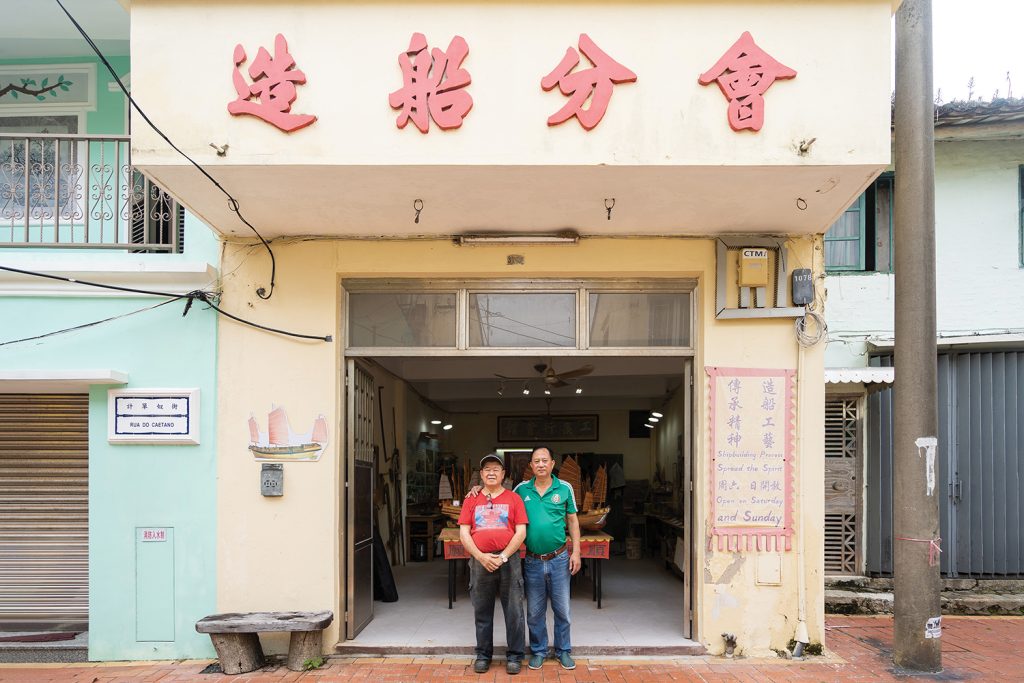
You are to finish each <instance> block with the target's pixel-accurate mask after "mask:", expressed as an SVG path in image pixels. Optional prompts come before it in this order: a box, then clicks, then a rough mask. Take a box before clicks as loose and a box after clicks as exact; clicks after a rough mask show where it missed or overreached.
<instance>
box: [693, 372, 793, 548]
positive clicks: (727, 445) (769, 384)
mask: <svg viewBox="0 0 1024 683" xmlns="http://www.w3.org/2000/svg"><path fill="white" fill-rule="evenodd" d="M707 374H708V379H709V382H710V385H711V386H710V390H711V440H710V441H711V458H710V462H711V476H710V477H709V481H710V482H711V520H712V521H711V536H710V537H709V539H708V542H709V545H710V544H711V543H713V542H714V539H716V538H717V545H718V549H719V550H734V551H743V550H747V551H750V550H776V551H779V550H789V549H790V548H791V541H792V536H793V501H792V477H793V464H794V463H793V456H794V451H793V436H792V435H793V419H794V416H795V412H794V404H793V377H794V372H793V371H792V370H758V369H750V368H718V367H709V368H707Z"/></svg>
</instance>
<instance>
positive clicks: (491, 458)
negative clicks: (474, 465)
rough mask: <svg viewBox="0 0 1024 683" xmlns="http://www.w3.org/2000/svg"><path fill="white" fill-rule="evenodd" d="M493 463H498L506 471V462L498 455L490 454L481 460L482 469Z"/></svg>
mask: <svg viewBox="0 0 1024 683" xmlns="http://www.w3.org/2000/svg"><path fill="white" fill-rule="evenodd" d="M491 461H494V462H496V463H498V464H499V465H501V467H502V468H503V469H504V467H505V461H504V460H503V459H502V457H501V456H500V455H498V454H497V453H488V454H487V455H485V456H484V457H482V458H480V469H483V468H484V465H486V464H487V463H488V462H491Z"/></svg>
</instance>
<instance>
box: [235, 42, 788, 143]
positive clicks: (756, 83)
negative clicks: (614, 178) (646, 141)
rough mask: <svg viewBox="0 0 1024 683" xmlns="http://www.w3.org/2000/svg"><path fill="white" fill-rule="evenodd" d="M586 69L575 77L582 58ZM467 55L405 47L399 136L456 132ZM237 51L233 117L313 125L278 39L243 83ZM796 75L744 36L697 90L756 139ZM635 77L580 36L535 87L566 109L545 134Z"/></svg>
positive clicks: (466, 102)
mask: <svg viewBox="0 0 1024 683" xmlns="http://www.w3.org/2000/svg"><path fill="white" fill-rule="evenodd" d="M581 53H582V54H583V56H584V57H586V58H587V60H589V62H590V63H591V65H592V66H590V67H589V68H583V69H578V68H577V67H578V66H579V65H580V54H581ZM468 54H469V46H468V45H467V43H466V41H465V39H464V38H462V37H461V36H455V37H454V38H452V40H451V42H450V43H449V44H448V49H447V50H441V49H440V48H436V47H435V48H433V49H431V48H430V47H429V46H428V45H427V39H426V37H425V36H424V35H423V34H422V33H414V34H413V35H412V38H411V39H410V41H409V47H408V48H407V49H406V50H405V51H404V52H402V53H401V54H400V55H399V57H398V64H399V67H400V69H401V75H402V87H401V88H399V89H398V90H395V91H394V92H392V93H391V94H390V96H389V98H388V102H389V103H390V105H391V107H392V108H394V109H398V110H399V115H398V117H397V118H396V120H395V123H396V125H397V126H398V128H405V126H406V125H407V124H408V123H409V121H412V122H413V124H414V125H415V126H416V128H418V129H419V130H420V132H422V133H427V132H428V131H429V130H430V122H431V120H433V122H434V123H435V124H436V125H437V126H439V127H440V128H441V129H443V130H451V129H454V128H459V127H460V126H462V122H463V121H464V120H465V118H466V115H467V114H468V113H469V111H470V109H472V108H473V98H472V96H471V95H470V94H469V92H468V90H467V88H468V86H469V85H470V83H471V81H472V79H471V78H470V75H469V71H467V70H466V69H465V68H463V66H462V63H463V61H464V60H465V59H466V57H467V56H468ZM247 59H248V56H247V55H246V52H245V49H244V48H243V47H242V45H241V44H238V45H236V46H235V52H234V63H235V68H234V72H233V74H232V81H233V84H234V87H235V92H236V94H237V99H235V100H234V101H232V102H230V103H229V104H228V111H229V112H230V113H231V114H234V115H236V116H240V115H248V116H255V117H257V118H259V119H261V120H263V121H265V122H267V123H269V124H271V125H273V126H276V127H277V128H279V129H281V130H283V131H285V132H288V133H290V132H293V131H296V130H299V129H300V128H304V127H305V126H308V125H310V124H311V123H313V122H314V121H316V120H317V117H316V116H313V115H312V114H295V113H292V111H291V107H292V103H294V102H295V100H296V97H297V90H296V86H298V85H302V84H305V83H306V74H305V73H304V72H303V71H301V70H300V69H298V68H296V64H295V59H294V58H293V57H292V55H291V53H290V52H289V51H288V43H287V41H286V40H285V38H284V36H283V35H282V34H280V33H279V34H277V36H276V38H275V40H274V55H273V56H271V55H270V53H269V52H268V51H267V50H266V49H265V48H263V47H261V48H260V49H259V51H258V52H257V54H256V58H255V59H254V60H253V61H252V64H250V65H249V68H248V77H249V79H250V80H246V77H245V75H244V74H243V72H242V68H241V67H242V65H243V64H244V63H245V62H246V61H247ZM795 76H796V71H794V70H793V69H790V68H789V67H787V66H785V65H783V64H781V63H780V62H778V61H776V60H775V59H773V58H772V57H771V56H770V55H768V54H767V53H766V52H764V51H763V50H762V49H761V48H760V47H758V46H757V44H756V43H754V39H753V38H752V37H751V36H750V33H748V32H744V33H743V35H742V36H740V38H739V40H737V41H736V42H735V43H734V44H733V45H732V47H730V48H729V50H727V51H726V53H725V54H724V55H722V57H721V58H720V59H719V60H718V61H717V62H716V63H715V65H714V66H712V67H711V68H710V69H708V70H707V71H706V72H704V73H703V74H701V75H700V77H699V78H698V82H699V83H700V84H702V85H709V84H710V83H712V82H716V83H718V87H719V88H720V89H721V91H722V93H723V94H724V95H725V96H726V98H727V99H728V100H729V125H730V126H731V127H732V128H733V130H736V131H741V130H745V129H746V130H753V131H758V130H760V129H761V127H762V126H763V125H764V107H765V104H764V94H765V92H766V91H767V90H768V88H770V87H771V85H772V84H773V83H774V82H775V81H776V80H780V79H786V78H794V77H795ZM636 80H637V75H636V74H635V73H634V72H633V71H631V70H630V69H628V68H626V67H625V66H623V65H622V64H620V63H619V62H617V61H616V60H614V59H612V58H611V57H610V56H609V55H608V54H607V53H605V52H604V51H603V50H602V49H601V48H599V47H598V46H597V44H596V43H595V42H594V41H593V40H591V38H590V36H588V35H587V34H586V33H583V34H580V37H579V43H578V49H577V48H572V47H570V48H568V49H567V50H566V52H565V55H564V56H563V57H562V60H561V61H560V62H559V63H558V65H557V66H556V67H555V68H554V69H553V70H552V71H551V72H550V73H549V74H547V75H546V76H544V78H542V79H541V87H542V88H543V89H544V90H546V91H547V90H552V89H553V88H555V87H556V86H557V87H558V89H559V91H560V92H561V93H562V94H563V95H565V96H566V97H567V98H568V101H567V102H566V103H565V105H564V106H563V107H562V108H561V109H559V110H558V111H557V112H555V113H554V114H552V115H551V116H549V117H548V120H547V123H548V125H549V126H556V125H559V124H561V123H565V122H566V121H568V120H569V119H570V118H572V117H574V116H575V117H576V119H577V120H578V121H579V123H580V125H581V126H583V128H584V129H585V130H592V129H593V128H594V127H596V126H597V124H598V123H600V122H601V119H602V118H603V117H604V115H605V112H606V111H607V109H608V104H609V102H610V100H611V96H612V91H613V89H614V86H615V85H617V84H620V83H631V82H634V81H636Z"/></svg>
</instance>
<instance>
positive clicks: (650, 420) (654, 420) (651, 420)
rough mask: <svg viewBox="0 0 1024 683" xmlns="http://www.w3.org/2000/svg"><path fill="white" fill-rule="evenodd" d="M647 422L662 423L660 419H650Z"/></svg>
mask: <svg viewBox="0 0 1024 683" xmlns="http://www.w3.org/2000/svg"><path fill="white" fill-rule="evenodd" d="M647 421H648V422H661V420H659V419H658V418H656V417H649V418H647Z"/></svg>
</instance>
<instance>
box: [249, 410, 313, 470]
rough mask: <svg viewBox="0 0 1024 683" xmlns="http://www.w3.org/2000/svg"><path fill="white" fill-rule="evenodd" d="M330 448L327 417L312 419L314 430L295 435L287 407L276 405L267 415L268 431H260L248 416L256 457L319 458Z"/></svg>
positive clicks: (262, 458)
mask: <svg viewBox="0 0 1024 683" xmlns="http://www.w3.org/2000/svg"><path fill="white" fill-rule="evenodd" d="M326 447H327V419H326V418H325V417H324V416H323V415H319V416H317V418H316V419H315V420H313V429H312V431H310V432H308V433H305V434H294V433H292V430H291V428H290V427H289V426H288V415H287V414H286V413H285V411H284V408H280V407H278V408H274V409H273V410H271V411H270V414H269V415H268V416H267V433H266V434H262V433H261V432H260V431H259V425H257V423H256V418H254V417H252V416H251V415H250V416H249V450H250V451H252V453H253V455H255V456H256V459H257V460H319V459H320V454H321V453H323V450H324V448H326Z"/></svg>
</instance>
